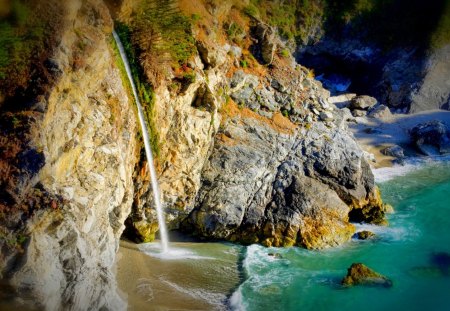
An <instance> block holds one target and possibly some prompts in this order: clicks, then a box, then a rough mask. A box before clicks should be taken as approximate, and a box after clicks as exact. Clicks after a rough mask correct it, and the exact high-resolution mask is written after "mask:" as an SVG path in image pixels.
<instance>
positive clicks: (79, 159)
mask: <svg viewBox="0 0 450 311" xmlns="http://www.w3.org/2000/svg"><path fill="white" fill-rule="evenodd" d="M65 12H66V14H65V20H64V27H65V29H64V31H63V35H62V38H61V42H60V44H59V46H58V47H57V51H56V53H55V54H54V55H53V57H52V64H53V66H54V68H56V69H57V70H58V78H57V79H56V82H55V84H54V85H53V86H52V87H51V89H50V90H49V92H48V94H37V95H38V98H39V99H40V103H39V107H40V108H39V109H40V111H41V113H40V114H39V116H38V117H37V118H36V119H34V122H32V123H31V124H30V126H31V130H30V136H29V139H30V141H29V145H32V146H34V147H35V148H36V150H38V152H39V154H40V155H42V156H41V157H42V165H41V167H40V169H39V170H38V171H37V173H36V174H35V175H34V176H32V178H30V179H29V180H28V183H27V185H23V188H20V189H19V190H18V192H19V194H20V195H21V196H22V197H23V198H24V199H23V200H22V202H18V203H21V204H22V205H25V206H26V205H27V204H29V203H28V201H27V200H29V199H27V195H26V192H27V191H28V192H30V188H31V189H33V187H38V189H41V190H40V193H42V194H40V195H42V196H45V197H49V198H54V199H53V200H52V199H50V200H48V202H44V203H42V202H41V203H40V204H42V205H41V206H38V207H35V210H34V212H31V213H29V214H28V216H26V215H27V214H24V213H23V212H21V211H20V210H19V211H10V212H9V213H8V214H7V215H4V217H6V219H7V220H8V221H2V229H3V230H5V231H6V232H8V230H10V232H14V229H12V228H18V227H19V229H20V232H21V234H22V235H23V236H24V237H25V239H26V241H25V242H24V245H23V248H24V252H23V253H20V252H19V253H18V254H17V253H16V254H15V256H11V255H14V251H12V252H11V251H10V252H4V251H5V250H6V249H5V247H6V246H5V245H3V249H2V253H4V254H6V253H8V254H9V257H8V258H5V261H2V267H1V268H2V274H3V276H4V277H5V278H7V279H8V278H9V281H8V283H7V284H8V287H5V288H6V289H8V290H6V291H3V290H2V299H8V298H9V295H11V296H12V297H14V296H16V295H17V296H20V297H22V298H24V302H22V303H25V304H27V303H29V307H33V308H34V307H36V303H38V305H39V308H45V309H48V310H60V309H61V308H62V306H64V308H67V309H74V310H88V309H101V308H108V309H123V308H125V304H124V302H123V301H122V300H121V299H120V298H119V296H118V295H117V293H116V286H115V277H114V275H113V274H112V272H111V267H112V265H113V263H114V259H115V253H116V251H117V248H118V241H119V237H120V235H121V233H122V231H123V229H124V221H125V219H126V217H127V215H128V214H129V212H130V210H131V204H132V199H133V181H132V174H133V170H134V166H135V162H136V155H135V154H136V140H135V136H136V135H135V134H136V133H135V131H136V119H135V114H134V107H133V104H132V101H130V100H129V98H128V94H127V91H126V90H125V88H124V86H123V83H122V78H121V75H120V71H119V70H118V69H117V67H116V65H115V58H114V56H113V50H112V49H111V46H112V45H111V41H110V40H111V38H110V32H111V29H112V20H111V18H110V16H109V13H108V10H107V8H106V6H105V5H104V4H103V3H102V2H101V1H95V0H94V1H88V2H82V1H70V2H68V3H67V5H66V6H65ZM36 195H38V194H37V190H35V191H34V192H33V193H32V194H31V196H36ZM30 208H31V207H30ZM25 217H29V218H28V219H27V220H26V222H23V219H25ZM21 218H22V220H21ZM14 223H15V225H16V226H13V224H14ZM8 227H9V228H8ZM6 259H9V260H6ZM5 286H6V285H5ZM27 299H30V300H27ZM19 306H20V305H19ZM22 307H24V306H23V305H22Z"/></svg>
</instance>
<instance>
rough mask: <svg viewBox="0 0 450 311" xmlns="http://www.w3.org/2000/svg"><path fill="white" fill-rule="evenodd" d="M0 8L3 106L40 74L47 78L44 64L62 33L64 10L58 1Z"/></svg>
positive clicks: (14, 3) (17, 2)
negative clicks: (62, 14) (9, 98)
mask: <svg viewBox="0 0 450 311" xmlns="http://www.w3.org/2000/svg"><path fill="white" fill-rule="evenodd" d="M0 6H1V8H0V104H1V102H2V101H3V100H4V99H5V97H9V96H11V95H14V93H15V91H16V90H17V89H19V88H20V89H21V90H22V92H23V91H24V90H25V89H26V88H27V86H28V85H29V83H30V80H32V79H33V78H37V76H38V74H39V73H40V74H41V76H42V75H44V74H42V73H44V72H45V70H46V68H45V65H44V61H45V60H46V59H47V58H48V57H49V56H50V54H51V52H52V49H53V47H54V46H55V44H56V42H57V38H58V36H59V34H60V30H61V27H60V25H61V13H62V10H61V5H59V4H58V3H56V1H38V0H33V1H23V0H13V1H10V2H8V1H7V2H6V3H5V4H3V2H2V3H1V4H0ZM47 67H48V66H47ZM44 76H45V75H44ZM40 80H42V77H41V79H40ZM34 83H35V84H37V85H38V84H39V82H38V81H34ZM36 87H37V86H36V85H33V88H36Z"/></svg>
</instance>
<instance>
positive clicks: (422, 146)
mask: <svg viewBox="0 0 450 311" xmlns="http://www.w3.org/2000/svg"><path fill="white" fill-rule="evenodd" d="M409 134H410V135H411V139H412V141H413V143H414V144H415V145H416V147H417V148H418V149H419V150H420V152H422V153H423V154H425V155H436V154H445V153H449V152H450V131H449V130H448V129H447V127H446V125H445V124H444V123H442V122H440V121H438V120H435V121H430V122H426V123H421V124H418V125H417V126H415V127H413V128H412V129H411V130H410V131H409Z"/></svg>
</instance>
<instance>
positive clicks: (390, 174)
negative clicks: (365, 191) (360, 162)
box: [372, 164, 419, 183]
mask: <svg viewBox="0 0 450 311" xmlns="http://www.w3.org/2000/svg"><path fill="white" fill-rule="evenodd" d="M418 166H419V164H405V165H394V166H392V167H382V168H377V169H374V170H372V172H373V175H374V177H375V181H376V182H378V183H383V182H386V181H389V180H392V179H394V178H396V177H400V176H405V175H407V174H408V173H411V172H413V171H415V170H417V168H418Z"/></svg>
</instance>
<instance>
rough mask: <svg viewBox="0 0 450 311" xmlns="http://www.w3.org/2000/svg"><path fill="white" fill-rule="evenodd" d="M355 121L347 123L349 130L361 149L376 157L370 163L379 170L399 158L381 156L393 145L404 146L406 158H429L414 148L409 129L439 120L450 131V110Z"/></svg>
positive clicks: (363, 118) (359, 118)
mask: <svg viewBox="0 0 450 311" xmlns="http://www.w3.org/2000/svg"><path fill="white" fill-rule="evenodd" d="M355 120H356V123H349V124H348V125H349V129H350V131H351V132H352V133H353V136H354V137H355V139H356V141H357V142H358V144H359V146H360V147H361V149H362V150H364V151H366V152H368V153H370V154H373V156H374V158H375V162H370V165H371V167H372V169H380V168H387V167H392V166H393V161H394V160H395V159H396V158H395V157H392V156H387V155H384V154H382V153H381V150H383V149H384V148H386V147H390V146H393V145H399V146H400V147H402V148H403V149H404V152H405V156H406V157H407V158H410V157H412V158H426V157H425V156H423V155H422V154H420V153H419V152H418V151H417V150H415V148H414V146H412V144H411V140H410V137H409V133H408V130H410V129H411V128H413V127H414V126H416V125H418V124H420V123H424V122H428V121H432V120H439V121H441V122H443V123H444V124H445V125H446V126H447V127H448V128H450V111H446V110H430V111H425V112H419V113H415V114H393V115H392V116H390V117H388V118H385V119H374V118H368V117H357V118H355Z"/></svg>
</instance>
